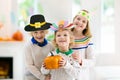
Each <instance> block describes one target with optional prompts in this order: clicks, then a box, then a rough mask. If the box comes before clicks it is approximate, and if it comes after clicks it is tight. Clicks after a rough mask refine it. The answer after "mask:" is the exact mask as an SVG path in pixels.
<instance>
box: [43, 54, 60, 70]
mask: <svg viewBox="0 0 120 80" xmlns="http://www.w3.org/2000/svg"><path fill="white" fill-rule="evenodd" d="M61 59H62V57H61V56H59V55H51V56H48V57H46V58H45V59H44V64H45V67H46V68H47V69H58V68H59V64H58V62H59V61H60V60H61Z"/></svg>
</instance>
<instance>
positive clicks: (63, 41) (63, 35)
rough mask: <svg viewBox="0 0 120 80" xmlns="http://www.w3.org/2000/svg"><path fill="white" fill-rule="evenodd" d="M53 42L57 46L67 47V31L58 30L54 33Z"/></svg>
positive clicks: (68, 38) (68, 35) (68, 42)
mask: <svg viewBox="0 0 120 80" xmlns="http://www.w3.org/2000/svg"><path fill="white" fill-rule="evenodd" d="M55 42H56V44H57V46H58V47H64V46H65V47H69V44H70V34H69V31H67V30H64V31H58V32H56V35H55Z"/></svg>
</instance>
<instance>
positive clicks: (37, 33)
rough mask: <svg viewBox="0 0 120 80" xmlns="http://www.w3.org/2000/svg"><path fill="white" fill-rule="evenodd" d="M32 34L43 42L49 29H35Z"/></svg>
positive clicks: (38, 40)
mask: <svg viewBox="0 0 120 80" xmlns="http://www.w3.org/2000/svg"><path fill="white" fill-rule="evenodd" d="M31 34H32V36H33V37H34V39H35V40H36V41H37V42H39V43H43V42H44V38H45V35H46V34H47V30H39V31H33V32H31Z"/></svg>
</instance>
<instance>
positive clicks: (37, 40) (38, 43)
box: [25, 14, 54, 80]
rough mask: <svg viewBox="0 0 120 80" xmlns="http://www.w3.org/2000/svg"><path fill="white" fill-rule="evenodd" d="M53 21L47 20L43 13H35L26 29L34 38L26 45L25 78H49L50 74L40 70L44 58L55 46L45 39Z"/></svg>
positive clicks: (35, 79) (47, 79)
mask: <svg viewBox="0 0 120 80" xmlns="http://www.w3.org/2000/svg"><path fill="white" fill-rule="evenodd" d="M50 25H51V23H48V22H45V18H44V16H43V15H41V14H37V15H33V16H31V19H30V24H29V25H27V26H25V31H28V32H30V33H31V35H32V38H31V40H30V41H29V42H28V43H27V44H26V47H25V80H49V75H46V76H45V75H43V74H42V73H41V71H40V70H39V67H41V66H42V61H43V59H44V58H45V57H46V56H47V55H48V53H49V52H50V51H52V50H53V49H54V48H53V46H52V45H51V43H49V42H48V41H47V40H46V39H45V35H46V34H47V32H48V30H47V29H49V28H50Z"/></svg>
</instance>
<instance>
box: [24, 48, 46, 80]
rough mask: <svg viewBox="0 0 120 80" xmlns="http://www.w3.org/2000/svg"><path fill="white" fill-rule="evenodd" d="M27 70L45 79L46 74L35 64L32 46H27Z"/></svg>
mask: <svg viewBox="0 0 120 80" xmlns="http://www.w3.org/2000/svg"><path fill="white" fill-rule="evenodd" d="M24 51H25V55H24V57H25V59H24V60H25V70H27V71H28V72H30V73H31V74H33V75H34V76H35V77H36V78H38V79H40V80H44V78H45V76H44V75H43V74H42V73H41V72H40V70H39V69H38V68H37V67H36V66H35V65H34V62H33V57H32V51H31V47H30V46H28V47H25V50H24Z"/></svg>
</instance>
